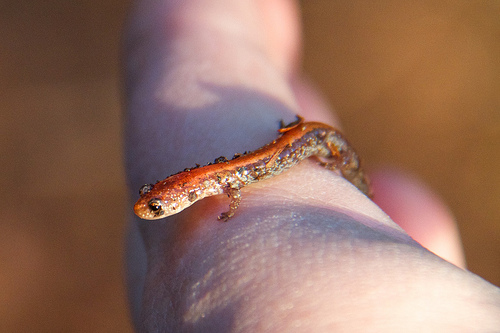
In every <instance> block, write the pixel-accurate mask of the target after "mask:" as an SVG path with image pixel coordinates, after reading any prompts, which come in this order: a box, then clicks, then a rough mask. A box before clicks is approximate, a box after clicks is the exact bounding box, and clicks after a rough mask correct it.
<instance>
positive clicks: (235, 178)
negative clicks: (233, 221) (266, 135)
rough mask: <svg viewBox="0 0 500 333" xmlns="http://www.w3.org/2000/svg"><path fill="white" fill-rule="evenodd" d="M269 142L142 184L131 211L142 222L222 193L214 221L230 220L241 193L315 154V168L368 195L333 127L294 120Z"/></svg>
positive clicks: (352, 153) (348, 150) (361, 174)
mask: <svg viewBox="0 0 500 333" xmlns="http://www.w3.org/2000/svg"><path fill="white" fill-rule="evenodd" d="M278 131H279V133H280V136H279V137H278V138H277V139H276V140H274V141H273V142H271V143H269V144H267V145H265V146H264V147H262V148H259V149H257V150H255V151H253V152H250V153H244V154H236V155H235V156H234V157H233V158H232V159H231V160H227V159H226V158H225V157H222V156H221V157H219V158H217V159H216V160H215V162H214V163H210V164H208V165H205V166H203V167H199V166H197V167H195V168H192V169H185V170H184V171H182V172H179V173H177V174H175V175H172V176H170V177H168V178H166V179H164V180H162V181H159V182H157V183H156V184H154V185H153V184H146V185H143V186H142V187H141V189H140V191H139V194H140V198H139V200H138V201H137V203H136V204H135V206H134V211H135V213H136V214H137V216H139V217H140V218H142V219H146V220H154V219H160V218H164V217H167V216H170V215H173V214H176V213H179V212H180V211H182V210H184V209H186V208H187V207H189V206H191V205H192V204H193V203H195V202H196V201H198V200H201V199H203V198H206V197H209V196H212V195H218V194H226V195H227V196H228V197H229V199H230V200H231V201H230V204H229V211H227V212H224V213H222V214H221V215H220V216H219V220H223V221H227V220H228V219H229V218H231V217H232V216H233V215H234V213H235V211H236V210H237V209H238V206H239V204H240V202H241V192H240V189H241V188H242V187H243V186H246V185H248V184H251V183H255V182H258V181H261V180H264V179H267V178H270V177H273V176H276V175H278V174H280V173H282V172H283V171H285V170H287V169H289V168H291V167H292V166H294V165H296V164H297V163H299V162H300V161H301V160H303V159H306V158H308V157H312V156H316V157H318V158H321V159H322V161H321V162H320V164H321V165H322V166H324V167H326V168H328V169H330V170H334V171H339V172H340V173H341V174H342V176H343V177H344V178H346V179H347V180H348V181H350V182H351V183H352V184H353V185H355V186H356V187H357V188H358V189H359V190H360V191H362V192H363V193H364V194H365V195H368V196H371V191H370V187H369V183H368V180H367V178H366V176H365V174H364V172H363V170H362V169H361V167H360V163H359V158H358V156H357V154H356V152H355V151H354V150H353V149H352V147H351V146H350V145H349V143H348V142H347V141H346V139H345V138H344V137H343V135H342V134H341V133H340V132H339V131H338V130H337V129H335V128H333V127H330V126H328V125H325V124H322V123H316V122H304V121H303V118H302V117H299V116H297V121H295V122H293V123H291V124H289V125H286V126H284V124H283V122H282V123H281V128H280V129H279V130H278Z"/></svg>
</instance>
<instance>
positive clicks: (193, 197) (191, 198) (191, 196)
mask: <svg viewBox="0 0 500 333" xmlns="http://www.w3.org/2000/svg"><path fill="white" fill-rule="evenodd" d="M188 199H189V201H191V202H193V201H195V200H196V199H198V194H196V192H194V191H192V192H189V194H188Z"/></svg>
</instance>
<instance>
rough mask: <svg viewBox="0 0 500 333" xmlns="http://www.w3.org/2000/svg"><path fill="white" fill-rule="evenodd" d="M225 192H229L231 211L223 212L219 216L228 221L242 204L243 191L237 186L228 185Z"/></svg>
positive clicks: (220, 218)
mask: <svg viewBox="0 0 500 333" xmlns="http://www.w3.org/2000/svg"><path fill="white" fill-rule="evenodd" d="M224 193H226V194H227V196H228V197H229V199H230V200H231V202H230V203H229V211H228V212H223V213H222V214H220V216H219V217H218V219H219V220H221V221H223V222H227V221H228V220H229V219H230V218H231V217H232V216H233V215H234V212H236V210H237V209H238V206H239V205H240V202H241V191H240V189H239V188H237V187H230V186H228V187H226V189H225V190H224Z"/></svg>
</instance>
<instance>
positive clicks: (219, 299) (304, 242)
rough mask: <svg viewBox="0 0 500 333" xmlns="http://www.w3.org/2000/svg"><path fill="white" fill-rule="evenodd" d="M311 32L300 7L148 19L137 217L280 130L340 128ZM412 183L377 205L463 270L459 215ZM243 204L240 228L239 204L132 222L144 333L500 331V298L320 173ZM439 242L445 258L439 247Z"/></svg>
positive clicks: (187, 9)
mask: <svg viewBox="0 0 500 333" xmlns="http://www.w3.org/2000/svg"><path fill="white" fill-rule="evenodd" d="M181 3H182V5H180V4H181ZM299 30H300V27H299V22H298V17H297V13H296V7H295V4H294V3H293V2H289V1H284V0H282V1H280V0H276V1H269V0H265V1H213V0H210V1H209V0H206V1H194V0H185V1H182V2H179V1H139V2H137V3H136V4H135V5H134V6H133V9H132V13H131V16H130V20H129V22H128V26H127V33H126V48H125V65H126V73H125V74H126V88H127V89H126V103H127V105H126V106H127V115H126V130H125V135H126V152H127V173H128V182H129V187H130V197H131V199H130V202H131V206H132V203H133V202H135V200H136V199H137V197H138V194H137V190H138V189H139V188H140V186H141V185H142V184H144V183H150V182H151V181H154V180H156V179H163V178H164V177H165V176H167V175H169V174H172V173H175V172H177V171H180V170H182V169H184V168H186V167H191V166H194V165H195V164H196V163H199V164H204V163H206V162H208V161H211V160H213V159H214V158H215V157H217V156H221V155H225V156H226V155H227V156H232V155H233V154H234V153H238V152H243V151H246V150H253V149H256V148H258V147H261V146H263V145H264V144H266V143H268V142H270V141H272V140H273V139H274V138H275V135H276V128H277V126H278V121H279V120H280V119H284V120H285V122H287V121H288V122H289V121H292V120H293V119H294V115H295V114H301V115H302V116H304V118H305V119H306V120H308V121H321V122H324V123H328V124H330V125H334V126H338V123H336V122H335V119H333V118H332V116H331V113H330V111H329V110H328V109H327V108H326V107H325V104H324V103H323V102H322V101H321V100H320V99H319V98H318V97H317V94H316V93H315V92H314V90H313V89H312V88H311V87H310V86H309V85H308V84H307V82H305V81H303V80H302V79H301V76H300V73H299V72H298V69H297V67H298V65H297V61H298V58H299V56H298V54H299V49H300V43H299ZM345 135H346V137H347V138H348V137H349V136H348V133H345ZM408 181H409V180H407V179H405V178H404V176H397V177H393V176H391V173H390V172H386V173H385V174H384V176H383V177H382V176H377V175H375V177H374V183H375V185H376V186H375V189H374V192H375V197H377V195H379V196H382V197H381V199H380V201H381V203H383V206H385V207H387V208H386V210H389V211H390V215H392V216H405V217H407V218H406V221H415V223H413V224H411V225H410V226H409V229H410V230H412V235H413V236H414V238H415V239H416V240H417V241H421V242H422V243H423V245H425V246H427V247H429V248H431V249H433V248H434V245H433V244H438V246H435V252H437V253H438V254H440V255H442V256H443V257H445V258H447V259H448V260H450V261H452V262H453V263H455V264H456V265H459V266H463V265H464V260H463V256H462V254H461V251H460V246H459V241H458V238H457V236H456V231H455V227H454V224H453V219H452V217H451V215H450V214H449V213H448V212H447V210H446V209H445V208H444V206H443V204H442V203H441V202H440V201H439V200H438V199H437V198H436V197H434V196H433V195H431V194H430V192H428V191H426V190H422V189H421V188H420V187H419V184H417V183H412V184H413V185H414V187H412V186H403V185H405V184H407V183H405V182H408ZM384 186H385V187H384ZM377 187H379V188H381V190H380V193H378V194H377ZM398 190H400V191H406V192H405V193H406V194H407V196H406V199H408V198H410V199H411V198H416V196H419V198H420V199H422V198H423V199H422V200H424V199H425V200H427V201H425V200H424V201H422V200H413V201H412V200H409V201H408V200H407V202H405V204H403V203H402V202H398V200H401V198H402V197H404V196H402V195H399V196H394V195H393V196H392V197H391V193H394V191H398ZM412 191H413V192H412ZM242 197H243V200H242V203H241V205H240V207H239V208H238V214H237V215H235V216H234V217H233V218H232V219H231V220H230V221H229V222H227V223H222V222H218V221H217V215H218V214H219V213H220V212H221V211H224V210H225V209H226V207H227V204H228V201H227V197H225V196H216V197H210V198H206V199H203V200H202V201H200V202H198V203H196V204H195V205H193V206H191V207H189V208H188V209H186V210H185V211H183V212H181V213H179V214H177V215H174V216H171V217H169V218H167V219H164V220H158V221H143V220H139V219H138V218H135V217H133V212H132V210H131V212H130V216H131V218H130V221H131V224H130V232H129V237H128V245H127V252H128V255H127V267H128V288H129V295H130V302H131V309H132V317H133V320H134V324H135V325H136V327H137V328H138V329H139V330H143V331H166V332H169V331H171V332H179V331H189V332H209V331H213V332H263V331H264V332H331V331H339V332H343V331H346V332H356V331H363V332H365V331H367V328H369V329H368V331H378V332H381V331H383V332H401V331H406V332H408V331H411V330H412V329H414V331H427V332H429V331H443V332H444V331H453V332H470V331H494V330H495V329H498V327H500V292H499V290H498V288H496V287H495V286H493V285H491V284H489V283H487V282H485V281H484V280H482V279H481V278H480V277H478V276H475V275H474V274H472V273H469V272H467V271H465V270H462V269H461V268H459V267H457V266H455V265H453V264H451V263H449V262H447V261H446V260H443V259H441V258H439V257H438V256H436V255H435V254H433V253H431V252H429V251H428V250H426V249H425V248H424V247H422V246H421V245H419V244H418V243H417V242H415V241H414V240H412V239H411V238H410V237H409V236H408V235H407V234H406V233H405V232H404V231H403V230H402V229H400V228H399V227H398V226H397V224H395V223H394V222H393V221H391V220H390V219H389V218H388V217H387V215H385V214H384V213H383V212H382V210H380V209H379V208H378V207H377V206H376V205H375V204H374V203H373V202H372V201H371V200H369V199H368V198H367V197H365V196H364V195H363V194H362V193H360V192H359V191H358V190H357V189H356V188H355V187H353V186H352V185H350V184H349V183H348V182H347V181H345V180H344V179H342V178H341V177H339V176H336V175H335V174H332V172H330V171H328V170H326V169H323V168H321V167H319V166H317V165H316V164H315V163H314V162H312V161H303V162H301V163H300V164H299V165H297V166H295V167H293V168H292V169H291V170H289V171H288V172H286V173H284V174H282V175H280V176H277V177H274V178H272V179H268V180H266V181H265V182H259V183H257V184H255V185H252V186H247V187H245V188H244V189H243V190H242ZM384 198H385V199H386V200H385V201H384V200H382V199H384ZM422 202H425V205H426V206H425V208H426V209H423V207H418V205H422ZM411 205H413V207H411ZM415 206H417V207H416V208H417V209H414V208H415ZM409 207H411V208H412V209H410V208H409ZM418 208H422V209H418ZM415 211H420V212H421V211H426V214H427V215H425V216H422V215H421V216H415V213H414V212H415ZM412 214H413V215H412ZM429 221H432V224H431V223H429ZM407 227H408V226H407ZM423 227H425V228H426V229H425V230H424V229H422V228H423ZM419 228H421V229H419ZM424 231H427V232H424ZM429 232H430V233H433V236H434V237H433V238H432V242H433V244H431V241H430V240H429V239H430V238H425V237H424V235H428V234H429ZM426 237H427V236H426ZM426 242H428V243H426Z"/></svg>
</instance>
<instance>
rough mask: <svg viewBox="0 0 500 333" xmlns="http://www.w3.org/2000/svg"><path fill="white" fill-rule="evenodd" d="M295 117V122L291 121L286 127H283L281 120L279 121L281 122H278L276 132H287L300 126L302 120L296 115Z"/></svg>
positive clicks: (283, 123)
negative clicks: (278, 127)
mask: <svg viewBox="0 0 500 333" xmlns="http://www.w3.org/2000/svg"><path fill="white" fill-rule="evenodd" d="M296 117H297V119H296V120H295V121H293V122H291V123H290V124H287V125H285V122H284V121H283V119H281V121H280V129H279V130H278V132H279V133H285V132H288V131H289V130H291V129H292V128H295V127H297V126H299V125H300V124H302V123H303V122H304V118H302V117H301V116H299V115H296Z"/></svg>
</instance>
